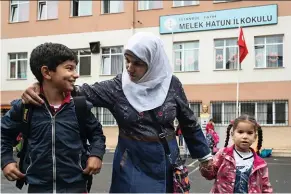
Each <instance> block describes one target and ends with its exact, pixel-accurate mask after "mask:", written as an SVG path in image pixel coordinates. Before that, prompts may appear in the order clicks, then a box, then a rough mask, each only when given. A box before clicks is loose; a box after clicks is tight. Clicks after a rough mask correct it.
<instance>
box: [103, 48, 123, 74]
mask: <svg viewBox="0 0 291 194" xmlns="http://www.w3.org/2000/svg"><path fill="white" fill-rule="evenodd" d="M123 63H124V58H123V47H122V46H116V47H107V48H102V72H101V74H102V75H117V74H119V73H122V70H123Z"/></svg>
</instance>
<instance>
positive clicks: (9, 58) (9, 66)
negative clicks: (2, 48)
mask: <svg viewBox="0 0 291 194" xmlns="http://www.w3.org/2000/svg"><path fill="white" fill-rule="evenodd" d="M12 54H14V55H16V59H11V57H10V55H12ZM19 54H26V59H19V57H18V55H19ZM18 61H26V70H25V72H26V77H25V78H21V77H18V73H17V72H18ZM11 62H15V78H12V77H11ZM27 66H28V53H27V52H17V53H8V79H9V80H26V79H27V73H28V71H27V68H28V67H27Z"/></svg>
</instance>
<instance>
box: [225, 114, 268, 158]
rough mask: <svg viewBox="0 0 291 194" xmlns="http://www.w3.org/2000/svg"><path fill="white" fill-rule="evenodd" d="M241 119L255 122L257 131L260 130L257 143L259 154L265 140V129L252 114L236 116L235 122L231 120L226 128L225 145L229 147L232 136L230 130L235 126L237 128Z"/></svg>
mask: <svg viewBox="0 0 291 194" xmlns="http://www.w3.org/2000/svg"><path fill="white" fill-rule="evenodd" d="M241 121H249V122H251V123H252V124H253V126H254V129H255V132H258V144H257V154H259V153H260V149H261V148H262V142H263V131H262V128H261V126H260V125H259V124H258V123H257V121H256V119H255V118H254V117H252V116H250V115H246V114H245V115H241V116H239V117H238V118H236V119H235V120H234V121H233V122H231V123H230V124H229V125H228V126H227V129H226V139H225V144H224V147H227V145H228V141H229V136H230V130H231V128H233V130H235V129H236V128H237V126H238V124H239V123H240V122H241Z"/></svg>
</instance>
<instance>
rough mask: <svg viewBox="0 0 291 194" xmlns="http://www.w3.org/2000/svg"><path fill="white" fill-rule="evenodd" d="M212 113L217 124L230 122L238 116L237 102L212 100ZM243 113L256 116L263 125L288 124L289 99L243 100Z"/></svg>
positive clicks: (241, 112)
mask: <svg viewBox="0 0 291 194" xmlns="http://www.w3.org/2000/svg"><path fill="white" fill-rule="evenodd" d="M211 114H212V118H213V121H214V122H215V124H229V122H230V121H231V120H234V119H235V116H236V102H227V101H226V102H211ZM242 114H248V115H251V116H254V117H255V118H256V120H257V122H258V123H259V124H261V125H288V101H287V100H268V101H242V102H239V115H242Z"/></svg>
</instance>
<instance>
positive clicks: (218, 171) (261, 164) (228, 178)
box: [200, 146, 273, 193]
mask: <svg viewBox="0 0 291 194" xmlns="http://www.w3.org/2000/svg"><path fill="white" fill-rule="evenodd" d="M233 149H234V146H232V147H228V148H224V149H220V150H219V151H218V152H217V154H216V155H215V156H214V161H213V163H214V166H213V168H211V169H207V170H206V169H205V168H200V172H201V174H202V176H204V177H205V178H206V179H208V180H212V179H215V182H214V185H213V187H212V189H211V193H233V190H234V182H235V175H236V167H235V160H234V156H233ZM252 152H253V154H254V164H253V169H252V171H251V174H250V177H249V184H248V193H272V192H273V189H272V186H271V184H270V181H269V173H268V168H267V163H266V162H265V161H264V160H263V159H262V158H260V157H259V156H258V155H257V154H256V153H255V151H254V150H253V149H252Z"/></svg>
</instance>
